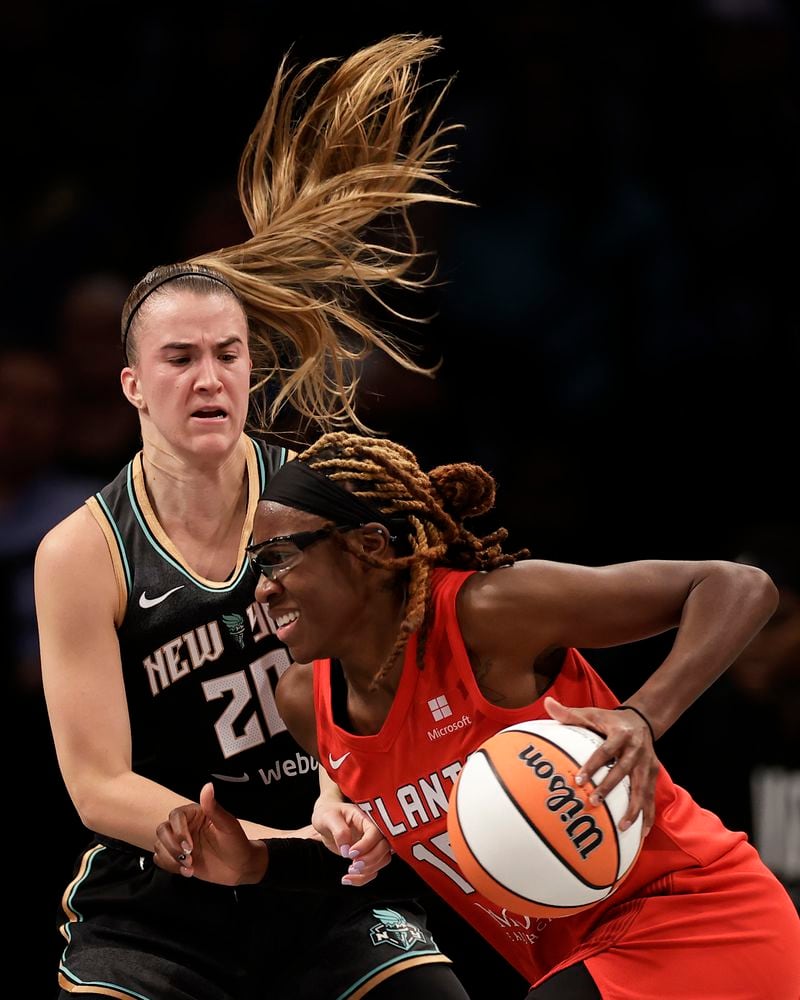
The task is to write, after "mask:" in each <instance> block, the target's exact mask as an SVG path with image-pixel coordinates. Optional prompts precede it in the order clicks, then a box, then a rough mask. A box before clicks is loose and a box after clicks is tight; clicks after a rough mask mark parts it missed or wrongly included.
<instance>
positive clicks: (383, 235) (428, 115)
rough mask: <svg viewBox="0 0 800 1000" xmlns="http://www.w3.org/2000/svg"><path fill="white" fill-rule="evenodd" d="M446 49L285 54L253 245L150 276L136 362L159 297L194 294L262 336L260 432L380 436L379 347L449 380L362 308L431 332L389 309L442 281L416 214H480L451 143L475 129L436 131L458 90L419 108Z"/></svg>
mask: <svg viewBox="0 0 800 1000" xmlns="http://www.w3.org/2000/svg"><path fill="white" fill-rule="evenodd" d="M437 51H439V40H438V39H436V38H427V37H423V36H420V35H405V34H398V35H393V36H391V37H388V38H385V39H384V40H382V41H380V42H378V43H376V44H374V45H370V46H368V47H366V48H363V49H361V50H360V51H358V52H356V53H354V54H353V55H351V56H349V57H348V58H346V59H344V60H343V61H339V60H335V59H331V58H326V59H319V60H317V61H315V62H312V63H311V64H310V65H307V66H306V67H304V68H302V69H299V70H298V69H296V68H294V67H291V66H290V65H289V63H288V55H287V56H285V57H284V59H283V60H282V62H281V65H280V67H279V69H278V72H277V75H276V77H275V81H274V83H273V85H272V90H271V93H270V96H269V99H268V101H267V103H266V106H265V108H264V111H263V112H262V114H261V118H260V119H259V121H258V123H257V125H256V127H255V129H254V130H253V132H252V134H251V135H250V138H249V140H248V142H247V145H246V147H245V149H244V152H243V154H242V157H241V161H240V164H239V177H238V188H239V200H240V202H241V206H242V210H243V211H244V214H245V217H246V219H247V223H248V225H249V227H250V231H251V232H252V234H253V235H252V237H251V238H250V239H248V240H247V241H245V242H244V243H241V244H238V245H236V246H231V247H226V248H223V249H219V250H216V251H214V252H212V253H207V254H203V255H201V256H198V257H194V258H192V259H191V260H190V261H187V262H186V263H184V264H179V265H168V266H165V267H161V268H157V269H155V270H154V271H151V272H149V274H147V275H145V277H144V278H143V279H142V280H141V281H140V282H139V283H138V284H137V285H136V287H135V288H134V289H133V290H132V292H131V294H130V295H129V297H128V301H127V303H126V305H125V308H124V310H123V315H122V328H123V347H124V349H125V350H126V355H127V358H128V360H129V361H131V363H133V362H135V342H134V341H135V338H134V337H133V336H132V334H133V333H135V327H136V323H135V319H136V316H137V315H138V314H139V309H140V307H141V306H142V305H143V303H144V300H145V299H146V298H148V297H149V296H150V295H151V294H158V291H159V289H160V288H161V287H163V285H164V284H165V283H166V282H169V283H172V282H178V283H179V284H181V285H187V286H189V287H193V288H195V289H196V290H198V291H205V292H208V293H209V294H231V293H233V294H234V295H235V296H236V297H237V298H238V299H239V300H240V302H241V304H242V306H243V308H244V310H245V312H246V314H247V317H248V322H249V328H250V351H251V355H252V358H253V365H254V376H255V380H254V385H253V404H254V405H253V413H254V419H253V425H254V428H255V429H256V430H262V431H263V430H266V429H267V428H268V427H269V426H270V425H271V424H272V423H274V422H275V420H276V418H277V415H278V413H279V412H280V411H281V410H282V408H283V407H284V406H286V405H287V404H289V405H290V406H291V408H292V409H293V410H294V411H295V412H296V413H297V414H299V415H300V417H301V418H302V419H304V420H307V421H310V422H312V423H314V424H316V425H317V426H318V427H319V428H321V429H322V430H327V429H334V428H336V427H345V426H355V427H357V428H359V429H361V430H362V431H364V430H368V428H367V427H366V425H365V424H364V423H363V422H362V421H361V420H360V419H359V417H358V416H357V414H356V412H355V408H354V407H355V394H356V388H357V382H358V375H359V368H360V364H361V362H362V361H363V360H364V359H365V358H366V357H367V355H368V354H369V353H371V351H373V350H375V349H378V350H381V351H383V352H385V353H386V354H387V355H388V356H389V357H390V358H392V359H394V361H396V362H398V363H399V364H400V365H402V366H403V367H404V368H407V369H409V370H411V371H415V372H422V373H425V374H428V375H431V374H433V372H434V371H435V367H436V366H434V367H424V366H422V365H419V364H417V363H416V362H415V361H414V360H413V359H412V357H411V354H410V351H409V349H408V347H407V346H406V345H405V344H404V343H403V342H402V341H401V340H400V338H398V337H396V336H393V335H390V334H388V333H387V332H385V331H383V330H382V329H381V328H380V327H379V325H378V324H377V323H376V322H375V321H373V320H371V319H369V318H368V317H366V316H365V315H363V313H362V312H361V311H359V310H357V309H356V307H355V300H356V298H357V296H358V295H359V294H360V293H366V294H367V295H368V296H369V297H370V298H371V300H372V301H374V302H375V303H377V304H378V305H379V306H380V307H381V308H383V309H385V310H386V311H387V312H388V313H389V314H391V315H392V316H394V317H395V318H398V319H403V320H408V321H411V322H423V321H424V320H421V319H419V318H415V317H411V316H406V315H403V314H402V313H400V312H398V311H397V309H396V308H394V307H393V306H392V305H390V304H389V303H388V302H387V301H386V300H385V297H384V296H385V289H386V288H390V287H395V288H399V289H405V290H410V291H421V290H422V289H423V288H425V287H426V286H427V285H429V284H430V283H431V280H432V278H433V276H434V274H435V267H433V266H429V267H428V269H427V271H426V272H423V271H422V270H421V267H420V265H421V264H422V263H423V261H424V260H425V259H426V258H427V257H428V254H426V253H424V252H422V251H421V250H420V248H419V246H418V243H417V238H416V235H415V233H414V229H413V227H412V224H411V221H410V219H409V214H408V213H409V210H410V209H411V208H412V206H414V205H418V204H421V203H431V202H444V203H451V204H462V205H464V204H468V203H467V202H464V201H461V200H460V199H458V198H456V197H455V196H454V195H453V194H452V190H451V188H450V187H449V185H448V184H447V183H446V181H445V180H444V178H443V174H444V173H445V171H446V169H447V166H448V162H449V156H450V152H451V150H452V149H453V145H452V143H451V142H450V141H449V140H450V134H451V133H452V132H453V131H454V130H455V129H457V128H459V127H460V126H458V125H456V124H448V125H443V124H436V123H435V122H434V118H435V116H436V114H437V112H438V110H439V106H440V104H441V101H442V98H443V96H444V94H445V92H446V90H447V87H448V86H449V82H445V83H444V84H443V85H441V86H439V87H438V88H437V89H436V90H435V91H434V93H433V94H432V95H431V97H430V99H429V101H428V102H427V104H426V106H425V107H417V103H418V98H419V95H420V92H421V91H422V90H423V85H422V83H421V81H420V69H421V64H422V63H423V62H424V60H426V59H428V58H429V57H430V56H432V55H433V54H434V53H436V52H437ZM379 227H380V228H379ZM203 275H205V277H203ZM209 275H210V276H216V278H217V279H218V280H213V277H212V278H211V279H210V278H209ZM226 285H227V286H229V288H226ZM129 333H130V334H131V341H132V343H130V344H129V343H127V341H128V337H129Z"/></svg>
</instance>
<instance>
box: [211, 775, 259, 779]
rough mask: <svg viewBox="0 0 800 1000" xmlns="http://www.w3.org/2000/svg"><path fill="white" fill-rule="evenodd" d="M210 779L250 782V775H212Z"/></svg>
mask: <svg viewBox="0 0 800 1000" xmlns="http://www.w3.org/2000/svg"><path fill="white" fill-rule="evenodd" d="M211 777H212V778H219V780H220V781H249V780H250V775H249V774H243V775H242V776H241V777H238V776H237V775H235V774H212V775H211Z"/></svg>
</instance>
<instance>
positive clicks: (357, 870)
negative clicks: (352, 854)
mask: <svg viewBox="0 0 800 1000" xmlns="http://www.w3.org/2000/svg"><path fill="white" fill-rule="evenodd" d="M363 871H364V862H363V861H354V862H353V863H352V865H350V867H349V868H348V869H347V873H348V875H360V874H361V872H363Z"/></svg>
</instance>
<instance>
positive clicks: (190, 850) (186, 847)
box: [181, 840, 192, 854]
mask: <svg viewBox="0 0 800 1000" xmlns="http://www.w3.org/2000/svg"><path fill="white" fill-rule="evenodd" d="M181 850H184V851H186V853H187V854H191V853H192V849H191V847H189V845H188V844H187V843H186V841H185V840H184V841H182V842H181Z"/></svg>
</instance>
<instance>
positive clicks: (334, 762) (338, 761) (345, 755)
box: [328, 750, 350, 771]
mask: <svg viewBox="0 0 800 1000" xmlns="http://www.w3.org/2000/svg"><path fill="white" fill-rule="evenodd" d="M349 756H350V751H349V750H348V751H347V753H343V754H342V756H341V757H336V758H335V759H334V757H333V755H332V754H330V753H329V754H328V763H329V764H330V765H331V767H332V768H333V769H334V771H338V770H339V768H340V767H341V766H342V764H344V762H345V761H346V760H347V758H348V757H349Z"/></svg>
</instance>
